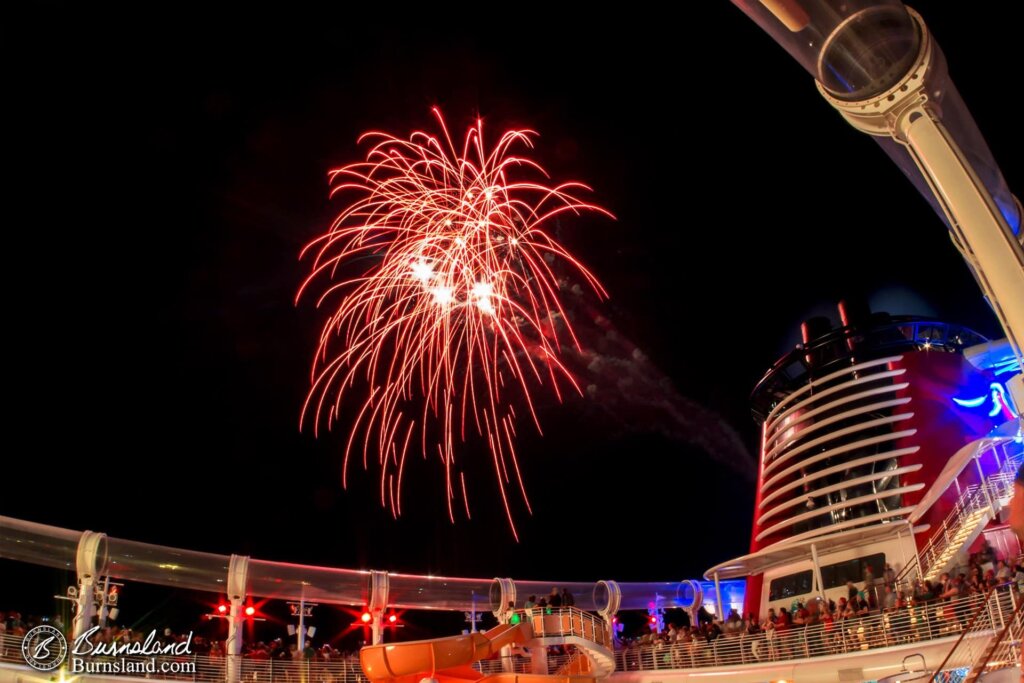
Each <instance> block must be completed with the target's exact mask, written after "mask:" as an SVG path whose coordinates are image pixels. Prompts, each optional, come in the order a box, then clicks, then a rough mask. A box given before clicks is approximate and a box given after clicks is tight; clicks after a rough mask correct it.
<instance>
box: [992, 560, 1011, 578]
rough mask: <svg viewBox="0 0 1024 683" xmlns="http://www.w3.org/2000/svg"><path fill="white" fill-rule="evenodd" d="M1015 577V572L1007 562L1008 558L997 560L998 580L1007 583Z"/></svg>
mask: <svg viewBox="0 0 1024 683" xmlns="http://www.w3.org/2000/svg"><path fill="white" fill-rule="evenodd" d="M1012 577H1013V572H1012V571H1011V570H1010V566H1009V565H1008V564H1007V563H1006V560H999V561H998V562H996V581H997V582H999V583H1006V582H1007V581H1009V580H1010V579H1011V578H1012Z"/></svg>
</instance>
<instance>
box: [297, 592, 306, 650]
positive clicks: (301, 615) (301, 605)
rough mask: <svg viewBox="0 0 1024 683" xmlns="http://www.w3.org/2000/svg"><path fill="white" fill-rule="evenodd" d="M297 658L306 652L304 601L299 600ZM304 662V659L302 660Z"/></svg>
mask: <svg viewBox="0 0 1024 683" xmlns="http://www.w3.org/2000/svg"><path fill="white" fill-rule="evenodd" d="M298 645H299V656H300V657H301V656H302V653H303V652H305V651H306V600H305V598H303V599H301V600H299V642H298ZM303 661H305V658H303Z"/></svg>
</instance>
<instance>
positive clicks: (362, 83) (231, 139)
mask: <svg viewBox="0 0 1024 683" xmlns="http://www.w3.org/2000/svg"><path fill="white" fill-rule="evenodd" d="M691 5H693V7H691ZM697 5H699V7H698V6H697ZM686 6H687V13H685V14H684V13H683V12H682V11H681V10H678V9H675V10H673V11H672V12H671V13H663V12H661V11H657V12H656V11H653V10H645V9H641V8H639V7H637V8H634V7H632V6H628V5H627V6H618V7H616V8H615V9H614V10H610V9H599V8H598V6H597V5H590V6H589V8H588V9H584V10H579V11H577V12H576V13H575V14H574V15H569V14H568V13H566V14H564V15H563V14H562V13H560V12H559V13H554V14H552V13H551V8H550V7H543V6H535V7H526V6H522V7H521V6H502V5H496V6H492V7H488V8H487V9H486V12H483V11H482V10H481V9H480V7H479V6H478V7H477V8H476V9H472V10H456V9H454V8H452V9H445V10H441V9H437V8H435V9H433V10H432V11H430V12H429V13H427V12H425V13H422V14H416V15H404V14H403V13H402V12H400V11H399V10H398V9H397V6H396V7H390V6H389V7H388V8H386V9H385V11H382V12H381V13H380V14H377V15H375V14H373V13H371V12H370V11H369V10H365V9H364V10H360V11H359V12H347V11H340V10H338V9H334V10H332V11H330V12H321V11H308V12H304V13H303V12H296V11H289V12H288V13H287V14H282V13H279V12H278V11H276V10H275V11H273V12H271V11H266V10H257V9H254V8H253V6H252V5H249V6H243V8H240V9H239V10H238V11H237V12H236V13H233V14H228V13H226V12H223V11H222V12H219V13H218V14H217V15H216V16H214V15H210V14H208V13H207V12H208V11H207V10H205V9H204V10H201V11H200V10H198V9H193V10H187V9H182V8H180V7H178V6H176V5H175V6H163V7H162V8H157V7H155V6H152V7H150V8H149V9H147V10H145V12H146V13H139V14H131V13H129V14H125V13H124V12H118V13H114V12H113V11H112V10H108V9H103V8H95V7H90V8H88V9H87V10H85V9H74V10H69V9H67V8H59V7H51V8H50V10H49V11H43V10H37V11H34V12H33V13H32V14H31V15H26V16H14V17H10V19H11V21H9V22H5V23H6V24H7V25H6V26H5V28H4V33H5V34H8V35H7V36H6V37H5V40H4V42H5V43H6V44H7V45H8V46H9V48H11V47H13V48H15V52H16V55H17V58H16V59H14V60H13V61H10V62H8V71H9V75H10V79H9V80H8V83H7V87H6V91H7V92H6V95H7V96H6V97H5V101H6V104H5V106H4V109H5V117H4V118H5V119H7V125H6V126H5V130H6V138H7V140H6V144H5V148H6V153H5V154H4V157H5V161H6V164H5V165H6V167H7V174H6V175H7V177H8V179H9V180H8V193H7V194H8V196H7V201H6V202H5V204H6V207H5V208H6V212H5V214H6V218H7V220H6V226H5V227H6V229H5V235H6V236H7V246H6V250H5V252H6V260H7V262H8V264H9V267H8V269H7V270H6V274H5V282H6V285H7V286H6V291H7V292H8V294H7V297H6V299H7V307H6V309H7V310H6V313H5V316H4V317H5V325H4V327H5V329H6V335H5V336H6V346H7V353H6V357H7V360H8V370H7V373H6V382H5V384H6V388H7V392H6V394H7V397H8V400H7V401H6V402H5V403H6V404H7V406H8V408H7V409H6V410H5V411H4V422H5V432H6V434H7V443H8V446H7V448H5V451H6V455H5V461H6V466H5V469H6V471H7V476H5V477H3V478H4V479H5V482H6V486H4V496H3V498H2V499H0V514H4V515H10V516H13V517H19V518H24V519H30V520H34V521H38V522H44V523H50V524H56V525H61V526H67V527H71V528H76V529H84V528H89V529H94V530H101V531H105V532H107V533H108V534H110V535H112V536H119V537H129V538H134V539H137V540H142V541H150V542H156V543H164V544H168V545H178V546H186V547H190V548H195V549H202V550H209V551H214V552H220V553H231V552H235V553H244V554H250V555H252V556H255V557H260V558H264V559H276V560H287V561H293V562H302V563H313V564H326V565H334V566H346V567H365V568H376V569H391V570H401V571H409V572H417V573H419V572H423V573H425V572H432V573H435V574H451V575H464V576H495V575H501V576H518V577H523V578H537V579H545V578H553V579H579V580H589V579H600V578H616V579H620V580H641V579H651V580H669V579H679V578H684V577H693V576H696V575H697V574H698V573H700V572H702V571H703V570H704V569H706V568H707V567H708V566H710V565H712V564H715V563H717V562H719V561H722V560H724V559H727V558H728V557H731V556H735V555H738V554H742V553H743V552H745V550H746V548H747V544H748V541H749V530H750V514H751V507H752V503H753V493H752V492H753V479H752V477H751V476H750V475H749V474H744V472H746V473H749V472H752V471H753V457H754V454H755V453H756V445H757V438H758V432H757V429H756V427H755V425H754V423H753V422H752V420H751V419H750V416H749V410H748V406H747V397H748V395H749V392H750V390H751V388H752V387H753V385H754V383H755V382H756V381H757V379H758V378H759V377H760V376H761V374H762V373H763V372H764V370H765V369H766V368H767V367H768V365H770V364H771V362H772V361H773V360H774V359H775V358H776V357H777V356H778V355H780V354H781V353H782V352H784V351H785V350H787V349H788V348H790V347H791V345H792V344H793V343H794V342H795V340H796V329H797V325H798V324H799V321H800V320H801V319H803V318H804V317H806V316H807V315H809V314H811V313H814V312H818V311H821V310H824V309H827V308H830V307H831V306H833V304H834V303H835V302H836V301H837V300H838V299H840V298H842V297H844V296H864V297H869V298H870V299H871V300H872V301H874V302H882V303H883V304H884V305H885V307H887V308H888V309H889V310H890V312H893V313H922V314H929V313H931V314H935V315H937V316H939V317H941V318H945V319H948V320H950V321H955V322H960V323H964V324H967V325H969V326H972V327H974V328H975V329H977V330H978V331H980V332H982V333H983V334H989V335H992V334H995V333H996V332H997V328H996V325H995V323H994V320H993V318H992V316H991V315H990V314H989V313H988V311H987V310H986V308H985V305H984V303H983V302H982V300H981V297H980V294H979V293H978V291H977V288H976V287H975V285H974V283H973V280H972V279H971V277H970V275H969V273H968V271H967V269H966V267H965V266H964V265H963V264H962V262H961V260H960V257H959V256H958V255H957V253H956V252H955V250H954V248H953V246H952V245H951V243H950V241H949V239H948V237H947V235H946V229H945V227H944V226H943V225H942V224H941V222H940V221H939V219H938V218H937V217H936V216H935V215H934V214H932V213H931V211H930V209H929V207H928V206H927V205H926V204H925V202H924V200H923V199H921V198H920V197H919V196H918V195H917V194H916V193H915V192H914V190H913V189H912V187H911V186H910V184H909V183H908V182H907V181H906V180H905V179H904V178H903V177H902V176H901V175H900V174H899V172H898V171H897V169H896V168H895V167H894V166H893V165H892V164H891V163H890V162H889V161H888V160H887V158H886V157H885V156H884V155H883V153H882V152H881V150H880V149H879V148H877V146H876V145H874V144H873V143H872V142H871V141H870V140H869V139H867V138H866V137H865V136H863V135H860V134H858V133H856V132H855V131H853V129H851V128H850V127H849V126H847V125H846V124H845V123H844V122H843V121H842V120H841V119H840V118H839V116H838V115H837V114H836V113H835V112H833V111H832V110H831V109H830V108H829V107H828V105H827V104H826V103H825V102H824V101H823V100H822V99H821V98H820V96H819V95H818V94H817V91H816V90H815V88H814V85H813V83H812V81H811V79H810V78H809V77H808V75H807V74H806V73H805V72H804V71H803V70H802V69H801V68H800V67H799V66H798V65H797V64H796V63H795V62H793V61H792V60H791V59H790V58H789V57H788V56H787V55H786V54H785V53H783V51H782V50H781V49H780V48H779V47H777V46H776V45H775V44H774V43H773V42H772V41H771V40H770V39H769V38H768V37H767V36H766V35H764V34H762V33H761V32H760V30H759V29H758V28H757V27H756V26H755V25H754V24H753V23H751V22H750V21H749V20H748V19H746V18H745V17H744V16H743V15H742V14H741V13H740V12H739V11H738V10H737V9H735V8H734V7H732V6H731V5H730V4H728V3H726V2H715V3H687V5H686ZM916 6H917V8H918V9H919V10H920V11H921V12H922V14H923V15H924V16H925V18H926V20H927V21H928V23H929V24H930V26H931V28H932V31H933V33H934V34H935V35H936V36H937V38H938V40H939V41H940V43H941V45H942V46H943V48H944V50H945V52H946V55H947V57H948V60H949V63H950V69H951V72H952V74H953V77H954V79H955V80H956V82H957V84H958V86H959V88H960V91H961V94H962V95H963V96H964V99H965V100H966V101H967V103H968V105H969V106H970V107H971V109H972V111H973V113H974V115H975V118H976V119H977V121H978V122H979V125H980V127H981V129H982V131H983V133H984V134H985V135H986V138H987V139H988V141H989V143H990V146H991V147H992V148H993V150H994V152H995V156H996V158H997V160H998V161H999V162H1000V163H1001V164H1002V168H1003V171H1004V174H1005V175H1006V177H1007V180H1008V182H1009V185H1010V187H1011V188H1016V189H1017V192H1018V194H1020V192H1021V188H1022V187H1024V166H1022V164H1021V161H1020V159H1021V152H1022V149H1021V144H1020V132H1019V125H1018V121H1019V112H1018V111H1017V110H1016V108H1015V107H1014V105H1013V103H1012V102H1013V100H1014V99H1015V96H1016V95H1017V94H1018V93H1019V91H1020V80H1019V79H1020V74H1019V70H1020V66H1021V63H1020V58H1019V53H1018V52H1017V49H1016V48H1015V46H1014V43H1015V42H1019V33H1020V27H1021V18H1022V17H1021V11H1020V9H1019V8H1016V6H1014V8H1011V6H1010V5H1009V4H1006V3H996V2H992V1H986V2H978V3H974V4H972V5H971V6H970V10H969V11H968V10H967V9H966V8H965V7H963V6H961V5H960V4H953V5H950V4H949V3H939V2H919V3H917V4H916ZM133 12H142V10H133ZM1014 54H1018V57H1013V55H1014ZM435 104H436V105H440V106H441V107H442V108H443V109H444V111H445V112H446V114H447V117H448V119H449V122H450V123H451V124H452V126H453V127H454V128H462V127H463V126H465V125H466V124H467V123H469V122H470V121H471V120H472V119H473V118H474V117H475V116H476V115H477V114H480V115H481V116H483V118H484V121H485V126H486V127H487V129H488V130H490V131H496V130H500V129H502V128H505V127H507V126H512V125H521V126H528V127H531V128H534V129H536V130H538V131H539V132H540V134H541V137H540V139H539V141H538V146H537V150H536V156H537V158H538V159H539V160H540V161H541V162H542V163H543V164H544V165H545V166H546V167H547V168H548V169H549V170H550V171H551V172H552V174H553V175H554V176H555V177H556V178H579V179H581V180H584V181H586V182H588V183H589V184H591V185H592V186H593V187H594V188H595V190H596V197H597V198H598V200H599V201H600V202H602V203H603V204H604V205H605V206H607V207H609V208H610V209H611V210H612V211H613V212H614V213H615V214H616V215H617V216H618V220H617V221H614V222H612V221H608V220H603V219H600V218H596V217H584V218H582V219H580V220H574V221H571V222H567V223H566V224H564V225H563V226H562V227H561V238H562V239H563V240H564V241H565V242H566V243H567V244H568V245H569V246H570V248H571V249H572V250H573V251H574V252H575V253H576V254H577V255H579V256H580V257H581V259H582V260H583V261H584V262H585V263H587V264H588V265H590V267H591V268H592V270H593V271H594V272H595V273H597V274H598V276H599V277H600V278H601V280H602V281H603V283H604V284H605V286H606V287H607V289H608V290H609V292H610V293H611V300H610V301H608V302H607V303H605V304H603V305H602V306H603V308H602V309H601V313H602V314H603V315H604V316H606V317H607V318H608V319H609V320H610V321H611V324H612V325H613V326H614V328H615V329H616V330H617V336H616V337H615V339H614V340H613V342H614V343H609V342H608V337H607V334H606V331H602V330H592V331H591V332H590V333H588V334H590V337H588V338H589V339H591V340H592V341H593V343H594V344H595V345H596V344H606V347H605V351H606V352H607V353H609V354H611V356H610V357H611V358H613V359H620V360H621V359H622V358H626V357H627V356H628V358H631V359H633V361H634V362H636V363H640V364H642V365H643V367H642V368H641V369H637V367H636V366H632V365H630V366H629V367H625V369H623V366H622V365H621V364H619V366H618V371H614V370H609V371H608V372H606V373H604V374H602V373H597V380H596V381H597V382H598V384H599V385H600V382H601V380H602V378H603V379H604V380H605V381H606V382H608V386H605V387H601V386H598V387H597V388H598V392H597V394H596V397H594V398H592V397H583V398H577V397H573V398H570V399H568V400H567V401H566V402H565V403H564V404H563V405H557V404H555V403H553V402H552V403H550V404H546V405H545V406H544V407H543V409H542V415H541V419H542V422H543V424H544V425H545V429H546V433H545V436H544V438H539V437H537V436H536V435H534V434H532V433H531V432H530V430H529V429H527V428H525V427H524V428H523V429H522V430H521V433H522V435H523V438H522V439H521V440H520V445H521V453H522V462H523V465H524V467H525V473H526V478H527V486H528V489H529V491H530V493H531V500H532V503H533V505H534V514H533V516H532V518H529V517H527V516H526V515H524V514H520V515H519V517H518V519H519V522H520V535H521V538H522V542H521V543H519V544H518V545H515V544H513V543H512V541H511V537H510V535H509V533H508V532H507V530H506V527H505V525H504V521H503V512H502V511H501V509H500V504H499V503H498V501H497V500H496V499H495V495H496V491H495V489H494V485H493V483H492V480H491V476H490V474H489V472H488V471H486V468H484V469H483V470H482V471H481V473H480V475H479V476H478V477H476V480H475V481H474V482H473V485H472V493H473V496H474V498H473V503H474V519H473V520H472V521H470V522H465V521H461V522H459V523H458V524H457V525H455V526H451V525H450V524H449V522H448V520H447V516H446V513H445V508H444V502H443V498H442V496H441V492H440V488H439V482H440V478H439V477H440V475H439V473H438V472H436V471H435V470H434V468H433V467H432V466H431V467H427V466H422V467H421V468H420V469H419V471H417V472H416V473H415V474H414V476H413V477H411V479H410V481H411V484H409V485H408V486H407V495H408V497H407V500H406V503H405V504H404V506H403V507H404V509H405V511H406V513H407V514H406V516H405V517H403V518H402V519H401V520H400V521H398V522H395V521H392V520H391V518H390V515H389V514H388V513H387V512H386V511H384V510H382V509H381V508H380V507H379V505H378V504H377V503H376V500H377V498H376V480H375V477H374V474H373V473H372V472H371V473H369V474H363V473H361V472H358V473H356V476H354V477H353V478H352V481H353V486H352V487H350V490H349V491H347V492H346V491H343V490H341V488H340V451H341V449H342V447H343V438H342V435H341V434H339V433H335V434H331V435H328V436H326V437H323V438H321V439H319V440H314V439H313V437H312V436H311V435H309V434H300V433H299V432H298V429H297V424H298V415H299V409H300V407H301V402H302V399H303V397H304V393H305V391H306V389H307V381H308V363H309V360H310V354H311V353H312V350H313V348H314V344H315V341H316V337H317V334H318V329H319V328H318V326H319V318H318V316H317V314H316V312H315V311H314V310H313V309H312V307H311V306H308V305H300V306H299V307H295V306H293V303H292V300H293V297H294V294H295V291H296V288H297V285H298V283H299V281H300V278H301V277H302V275H303V266H302V265H301V264H299V263H297V261H296V257H297V254H298V251H299V249H300V247H301V245H302V244H304V243H305V242H306V241H307V240H308V239H310V237H312V236H313V235H315V234H316V233H318V232H319V231H321V230H322V229H323V228H324V227H325V225H326V224H327V223H328V222H329V221H330V219H331V218H332V216H333V215H334V213H335V212H336V211H337V210H338V208H339V207H338V206H337V205H332V204H331V203H329V201H328V200H327V181H326V172H327V170H328V169H329V168H331V167H332V166H337V165H341V164H343V163H346V162H349V161H352V160H354V159H356V158H357V157H358V155H359V151H360V150H359V149H358V148H357V146H356V142H355V141H356V138H357V136H358V135H359V134H360V133H361V132H362V131H364V130H366V129H369V128H379V129H385V130H390V131H393V132H395V133H405V132H408V131H409V130H411V129H413V128H419V127H424V126H429V125H430V114H429V108H430V107H431V106H433V105H435ZM634 347H635V348H636V349H637V350H638V351H639V352H640V353H641V354H642V356H637V355H635V354H633V353H632V349H633V348H634ZM638 358H641V360H637V359H638ZM643 358H645V359H646V360H642V359H643ZM613 365H615V364H614V363H613ZM627 365H629V364H627ZM629 372H636V373H639V376H640V379H639V380H637V382H638V383H639V386H640V388H639V389H636V388H635V387H636V386H637V384H636V383H635V382H634V383H632V384H631V386H633V387H634V391H635V393H630V392H622V391H619V389H620V388H621V386H622V385H621V382H622V380H623V375H622V373H627V374H628V373H629ZM602 391H603V394H602ZM611 396H614V397H615V401H617V402H613V403H611V404H609V405H604V406H602V405H601V402H602V401H612V398H611ZM712 431H713V432H714V435H712V436H708V434H709V433H711V432H712ZM729 433H734V434H735V435H737V439H738V441H737V443H739V444H740V450H739V451H736V452H729V453H728V454H726V455H723V452H722V451H721V450H720V449H719V448H718V446H720V445H721V444H723V443H725V442H726V441H728V438H727V437H728V434H729ZM723 434H725V435H726V436H722V435H723ZM716 444H717V446H716ZM707 450H714V451H715V452H714V453H707V452H705V451H707ZM744 450H745V454H744V453H743V452H742V451H744ZM737 453H738V455H737ZM466 454H467V457H477V458H480V457H481V456H482V455H483V453H482V451H480V450H479V449H474V448H472V447H469V448H467V451H466ZM742 457H746V458H749V461H745V462H740V460H737V458H742ZM83 472H88V473H89V474H90V476H91V482H92V483H91V484H90V485H89V487H88V491H89V493H88V495H87V496H86V497H84V498H82V497H81V496H78V495H76V494H75V490H76V489H77V484H76V483H75V482H76V480H78V479H79V478H80V477H81V476H82V473H83ZM233 508H237V511H233Z"/></svg>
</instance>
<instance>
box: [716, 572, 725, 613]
mask: <svg viewBox="0 0 1024 683" xmlns="http://www.w3.org/2000/svg"><path fill="white" fill-rule="evenodd" d="M715 604H716V605H717V607H718V614H717V616H718V618H719V620H720V621H725V614H723V613H722V586H721V584H719V582H718V572H715Z"/></svg>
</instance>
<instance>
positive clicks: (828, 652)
mask: <svg viewBox="0 0 1024 683" xmlns="http://www.w3.org/2000/svg"><path fill="white" fill-rule="evenodd" d="M1011 594H1012V597H1011ZM1018 598H1019V596H1018V595H1017V594H1016V592H1015V591H1013V590H1012V589H1010V588H1007V589H1001V590H1000V591H999V599H998V600H995V601H994V602H993V607H992V609H993V610H994V612H993V616H992V617H989V618H988V620H987V621H985V622H984V623H986V624H988V630H989V632H990V633H991V632H992V630H993V629H994V628H997V627H998V626H999V624H1000V623H1003V622H1000V621H998V619H1002V618H1005V617H1007V616H1009V615H1010V614H1012V613H1013V605H1015V604H1016V603H1015V602H1013V601H1016V600H1018ZM1011 602H1012V604H1011ZM985 603H986V598H985V596H984V595H982V594H976V595H970V596H967V597H963V598H960V599H957V600H949V601H932V602H928V603H926V604H924V605H916V606H910V607H901V608H898V609H895V610H892V611H889V612H883V613H876V614H871V615H867V616H863V617H854V618H850V619H841V620H839V621H836V622H832V623H824V624H814V625H810V626H803V627H791V628H788V629H786V630H784V631H779V630H776V631H768V632H762V633H757V634H754V635H750V634H747V633H738V634H729V635H722V636H719V637H718V638H715V639H714V640H710V641H708V640H706V639H704V638H703V637H701V636H694V639H693V640H690V641H689V642H679V641H677V642H675V643H657V644H655V645H644V646H636V645H632V646H630V647H627V648H623V649H619V650H617V651H616V652H615V663H616V666H615V669H616V671H648V670H656V669H691V668H701V667H721V666H735V665H739V664H758V663H764V662H777V661H784V660H789V659H802V658H805V657H827V656H832V655H838V654H846V653H854V652H863V651H866V650H871V649H875V648H882V647H891V646H895V645H904V644H910V643H920V642H926V641H929V640H936V639H940V638H951V637H954V636H957V635H960V634H961V633H962V632H963V631H964V630H965V628H966V627H967V624H968V622H969V620H970V618H971V615H972V614H974V613H975V612H977V611H978V608H979V607H981V606H982V605H984V604H985Z"/></svg>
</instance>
